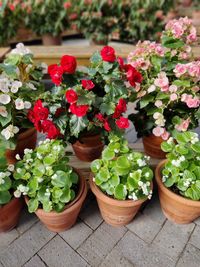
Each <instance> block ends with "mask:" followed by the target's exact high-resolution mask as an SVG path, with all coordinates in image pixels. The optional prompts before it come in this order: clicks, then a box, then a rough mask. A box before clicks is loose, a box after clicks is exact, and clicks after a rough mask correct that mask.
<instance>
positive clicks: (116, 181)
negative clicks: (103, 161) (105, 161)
mask: <svg viewBox="0 0 200 267" xmlns="http://www.w3.org/2000/svg"><path fill="white" fill-rule="evenodd" d="M109 183H110V184H111V185H112V186H117V185H118V184H119V183H120V178H119V176H118V175H117V174H113V175H112V176H111V178H110V180H109Z"/></svg>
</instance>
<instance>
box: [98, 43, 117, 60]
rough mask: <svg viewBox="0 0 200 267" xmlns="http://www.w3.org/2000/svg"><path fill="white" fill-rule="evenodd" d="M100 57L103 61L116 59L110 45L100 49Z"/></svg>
mask: <svg viewBox="0 0 200 267" xmlns="http://www.w3.org/2000/svg"><path fill="white" fill-rule="evenodd" d="M101 57H102V60H103V61H107V62H111V63H112V62H114V61H115V60H116V55H115V50H114V48H112V47H111V46H104V48H103V49H102V50H101Z"/></svg>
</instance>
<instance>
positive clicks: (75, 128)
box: [70, 115, 89, 137]
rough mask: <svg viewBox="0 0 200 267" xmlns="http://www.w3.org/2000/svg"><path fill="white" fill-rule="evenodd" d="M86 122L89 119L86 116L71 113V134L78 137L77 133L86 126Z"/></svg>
mask: <svg viewBox="0 0 200 267" xmlns="http://www.w3.org/2000/svg"><path fill="white" fill-rule="evenodd" d="M88 123H89V121H88V119H87V117H86V116H84V117H78V116H76V115H73V116H72V117H71V120H70V128H71V129H70V130H71V134H72V135H74V136H75V137H78V136H79V133H80V132H81V131H83V130H84V129H86V128H87V126H88Z"/></svg>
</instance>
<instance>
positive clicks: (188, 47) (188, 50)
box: [184, 45, 192, 54]
mask: <svg viewBox="0 0 200 267" xmlns="http://www.w3.org/2000/svg"><path fill="white" fill-rule="evenodd" d="M184 50H185V52H186V53H188V54H189V53H190V52H191V51H192V47H191V46H189V45H186V47H185V48H184Z"/></svg>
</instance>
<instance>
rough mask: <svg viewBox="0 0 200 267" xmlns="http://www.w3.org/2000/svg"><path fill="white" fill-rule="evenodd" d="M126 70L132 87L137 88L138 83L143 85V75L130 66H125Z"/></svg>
mask: <svg viewBox="0 0 200 267" xmlns="http://www.w3.org/2000/svg"><path fill="white" fill-rule="evenodd" d="M124 69H125V71H126V77H127V80H128V81H129V83H130V85H132V86H135V85H136V83H141V82H142V80H143V77H142V74H141V73H140V72H139V71H137V70H136V69H135V68H134V67H133V66H131V65H130V64H126V65H125V66H124Z"/></svg>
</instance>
